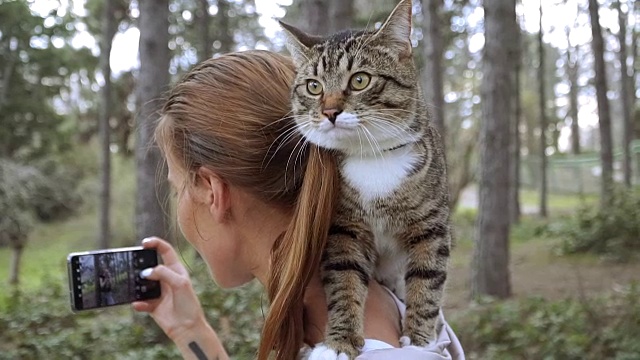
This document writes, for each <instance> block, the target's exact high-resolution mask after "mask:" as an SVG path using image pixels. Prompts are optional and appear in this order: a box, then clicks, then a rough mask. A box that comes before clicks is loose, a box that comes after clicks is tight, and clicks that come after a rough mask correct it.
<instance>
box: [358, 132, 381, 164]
mask: <svg viewBox="0 0 640 360" xmlns="http://www.w3.org/2000/svg"><path fill="white" fill-rule="evenodd" d="M363 129H364V131H366V132H368V133H369V135H371V140H372V141H373V143H374V144H375V146H376V149H378V153H379V154H380V158H382V161H385V160H386V159H385V157H384V153H383V151H384V149H382V146H380V143H379V142H378V139H376V137H375V136H373V134H372V133H371V131H370V130H369V129H367V128H366V127H363Z"/></svg>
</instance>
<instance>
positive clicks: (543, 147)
mask: <svg viewBox="0 0 640 360" xmlns="http://www.w3.org/2000/svg"><path fill="white" fill-rule="evenodd" d="M538 55H539V57H538V59H539V60H538V81H539V82H538V85H539V87H538V96H539V106H540V152H539V156H540V216H541V217H544V218H546V217H547V127H548V122H547V109H546V108H547V100H546V96H545V89H546V86H545V81H544V80H545V73H546V69H545V66H544V64H545V61H544V60H545V59H544V56H545V55H544V42H543V41H542V0H540V30H539V31H538Z"/></svg>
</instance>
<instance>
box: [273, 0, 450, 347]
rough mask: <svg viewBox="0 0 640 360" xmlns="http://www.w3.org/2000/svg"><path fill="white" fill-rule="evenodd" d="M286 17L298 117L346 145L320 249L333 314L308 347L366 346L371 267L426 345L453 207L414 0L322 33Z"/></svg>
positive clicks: (405, 333)
mask: <svg viewBox="0 0 640 360" xmlns="http://www.w3.org/2000/svg"><path fill="white" fill-rule="evenodd" d="M281 25H282V27H283V28H284V30H285V33H286V35H287V40H288V41H287V47H288V49H289V52H290V53H291V56H292V59H293V62H294V64H295V66H296V69H297V74H296V78H295V82H294V84H293V87H292V96H291V97H292V109H293V115H294V118H295V121H296V126H297V128H298V131H299V132H300V133H301V134H302V136H303V138H304V139H305V140H307V141H309V142H311V143H313V144H316V145H318V146H319V147H321V148H324V149H329V150H330V151H333V152H334V153H335V154H336V155H335V156H337V159H338V164H339V167H340V177H341V183H340V193H339V199H338V200H337V208H336V215H335V218H334V220H333V221H332V226H331V229H330V231H329V238H328V240H327V245H326V247H325V251H324V253H323V257H322V260H321V276H322V281H323V285H324V288H325V292H326V296H327V304H328V311H329V320H328V325H327V329H326V334H325V342H324V346H317V347H316V348H315V349H314V350H313V351H312V352H311V355H310V358H314V356H315V357H316V358H322V359H334V358H338V356H339V355H341V356H340V358H344V356H345V355H346V356H347V357H349V358H351V359H352V358H355V357H356V356H357V355H358V354H359V351H360V349H361V348H362V346H363V344H364V338H363V323H364V320H363V318H364V303H365V299H366V295H367V287H368V284H369V281H370V280H371V279H372V278H375V279H377V280H378V281H380V282H381V283H382V284H384V285H385V286H387V287H388V288H390V289H391V290H392V291H393V292H394V293H395V294H396V295H397V296H398V297H399V298H401V299H404V300H405V301H406V305H407V311H406V317H405V319H403V330H402V337H401V338H400V339H399V341H400V344H401V345H402V346H407V345H416V346H425V345H427V344H428V343H429V342H430V341H433V340H434V339H435V337H436V326H437V324H438V317H439V311H440V306H441V302H442V295H443V292H444V284H445V281H446V278H447V266H448V259H449V251H450V244H451V235H450V225H449V212H450V210H449V193H448V185H447V175H446V164H445V156H444V150H443V146H442V145H441V140H440V135H439V134H438V132H437V131H436V129H435V127H434V125H433V124H432V123H431V122H430V121H429V114H428V111H427V108H426V106H425V104H424V102H423V100H422V99H423V95H422V92H421V90H420V88H419V86H418V83H417V79H418V75H417V71H416V68H415V65H414V63H413V59H412V46H411V40H410V34H411V0H402V1H400V2H399V3H398V5H397V6H396V8H395V9H394V10H393V12H392V13H391V14H390V15H389V17H388V18H387V20H386V21H385V22H384V23H383V24H382V26H381V27H380V28H379V29H378V30H375V31H343V32H341V33H338V34H336V35H333V36H330V37H326V38H322V37H318V36H314V35H309V34H306V33H304V32H303V31H301V30H299V29H297V28H295V27H293V26H291V25H288V24H285V23H281ZM314 354H315V355H314Z"/></svg>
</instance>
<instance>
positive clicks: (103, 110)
mask: <svg viewBox="0 0 640 360" xmlns="http://www.w3.org/2000/svg"><path fill="white" fill-rule="evenodd" d="M103 6H104V9H103V13H102V39H101V40H102V41H101V43H100V71H101V72H102V76H103V77H104V86H103V87H102V89H101V93H100V95H101V104H100V105H101V107H100V122H99V124H98V127H99V129H98V131H99V133H100V233H99V235H98V248H102V249H106V248H108V247H109V246H110V244H111V226H110V219H111V216H110V210H111V126H110V125H109V120H110V119H111V112H112V104H111V103H112V101H111V97H112V92H111V62H110V61H109V56H110V55H111V44H112V42H113V37H114V36H115V35H116V32H117V31H118V24H117V22H116V19H115V7H114V0H106V1H105V2H104V4H103Z"/></svg>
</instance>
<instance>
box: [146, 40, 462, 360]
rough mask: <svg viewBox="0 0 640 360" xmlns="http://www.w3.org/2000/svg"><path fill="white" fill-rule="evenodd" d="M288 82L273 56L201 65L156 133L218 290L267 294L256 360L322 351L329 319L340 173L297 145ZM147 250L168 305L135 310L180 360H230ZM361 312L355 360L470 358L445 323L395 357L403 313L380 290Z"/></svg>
mask: <svg viewBox="0 0 640 360" xmlns="http://www.w3.org/2000/svg"><path fill="white" fill-rule="evenodd" d="M293 77H294V68H293V64H292V63H291V61H290V60H289V59H288V58H287V57H285V56H282V55H278V54H276V53H272V52H268V51H247V52H241V53H231V54H227V55H223V56H221V57H219V58H216V59H210V60H207V61H204V62H203V63H201V64H199V65H197V66H196V67H195V68H194V69H192V70H191V71H190V72H189V73H188V74H187V75H186V76H184V78H183V79H182V80H181V81H180V82H179V83H178V84H177V85H175V87H174V89H173V91H172V92H171V94H170V96H169V99H168V101H167V102H166V104H165V107H164V109H163V114H162V118H161V119H160V121H159V123H158V126H157V129H156V140H157V143H158V145H159V146H160V148H161V150H162V152H163V154H164V156H165V158H166V160H167V165H168V169H169V181H170V183H171V184H172V186H173V188H174V189H176V190H177V194H178V195H177V197H178V200H177V202H178V205H177V216H178V223H179V225H180V229H181V231H182V233H183V234H184V236H185V238H186V239H187V240H188V241H189V242H190V243H191V244H192V245H193V246H194V248H195V249H196V250H197V251H198V252H199V253H200V255H201V256H202V258H203V259H204V261H205V262H206V263H207V265H208V267H209V269H210V271H211V274H212V276H213V278H214V280H215V281H216V283H218V285H220V286H222V287H235V286H240V285H242V284H245V283H247V282H249V281H250V280H252V279H253V278H257V279H258V280H259V281H260V282H261V283H262V284H263V285H264V286H265V288H266V291H267V294H268V297H269V300H270V308H269V312H268V315H267V317H266V319H265V324H264V327H263V329H262V334H261V342H260V348H259V351H258V359H260V360H266V359H267V358H268V357H269V356H270V354H271V355H275V358H276V359H279V360H280V359H282V360H289V359H295V358H297V357H298V356H299V353H300V350H301V348H303V347H305V344H306V345H309V346H311V347H312V346H314V345H316V344H319V343H321V342H322V339H323V336H324V334H323V333H324V329H325V325H326V321H327V304H326V302H325V296H324V290H323V287H322V282H321V279H320V275H319V271H318V268H319V260H320V257H321V254H322V249H323V246H324V244H325V241H326V236H327V233H328V229H329V225H330V221H331V214H332V206H333V202H334V197H335V194H336V184H337V172H336V171H335V170H334V168H335V164H334V163H333V160H332V158H331V157H330V156H328V155H326V154H325V153H324V152H321V151H317V149H314V148H311V149H309V148H308V147H302V146H301V142H299V139H300V138H299V136H298V134H297V133H296V131H295V129H294V127H293V126H294V124H293V120H292V119H291V118H289V117H288V116H287V115H288V114H289V109H290V106H289V91H290V89H289V86H290V84H291V83H292V80H293ZM143 244H144V247H145V248H156V249H157V250H158V252H159V253H160V255H161V257H162V259H163V265H159V266H157V267H155V268H153V269H146V270H144V271H143V272H142V276H144V277H146V278H149V279H154V280H160V281H161V284H162V297H161V298H160V299H156V300H151V301H144V302H136V303H134V305H133V306H134V308H135V309H136V310H138V311H145V312H149V313H150V314H151V316H152V317H153V318H154V319H155V321H156V322H157V323H158V325H159V326H160V327H161V328H162V329H163V330H164V331H165V332H166V334H167V335H168V336H169V338H171V339H172V340H173V341H174V342H175V343H176V345H177V346H178V348H179V349H180V351H181V352H182V354H183V356H184V357H185V358H189V359H226V358H228V356H227V354H226V353H225V350H224V346H223V344H222V343H221V342H220V340H219V338H218V337H217V335H216V332H215V331H214V330H213V329H212V328H211V327H210V326H209V324H207V322H206V320H205V318H204V314H203V311H202V309H201V307H200V305H199V302H198V299H197V297H196V295H195V293H194V291H193V288H192V286H191V282H190V280H189V276H188V273H187V271H186V270H185V268H184V267H183V265H182V264H181V263H180V261H179V260H178V257H177V256H176V253H175V251H174V249H173V248H172V247H171V246H170V245H169V244H168V243H167V242H165V241H163V240H161V239H158V238H149V239H145V241H144V242H143ZM365 308H366V309H365V337H366V338H367V341H366V343H365V347H364V349H363V355H361V356H360V357H359V359H391V358H394V359H412V358H416V359H452V358H453V359H463V358H464V355H463V354H462V350H461V349H460V346H459V343H458V340H457V339H456V338H455V335H454V334H453V332H452V331H451V329H450V328H449V327H448V325H446V323H444V325H443V326H442V328H441V330H440V331H439V338H438V341H437V342H436V343H435V344H433V346H429V347H428V348H426V349H424V348H422V349H418V348H411V347H409V348H402V349H398V348H397V347H398V346H399V343H398V339H399V338H400V333H401V317H402V313H403V311H404V308H403V304H402V303H401V302H399V301H398V300H397V299H395V298H394V296H393V295H392V294H391V292H390V291H388V290H387V289H385V288H383V287H382V286H381V285H379V284H378V283H377V282H375V281H372V282H371V284H370V285H369V295H368V298H367V302H366V306H365Z"/></svg>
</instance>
